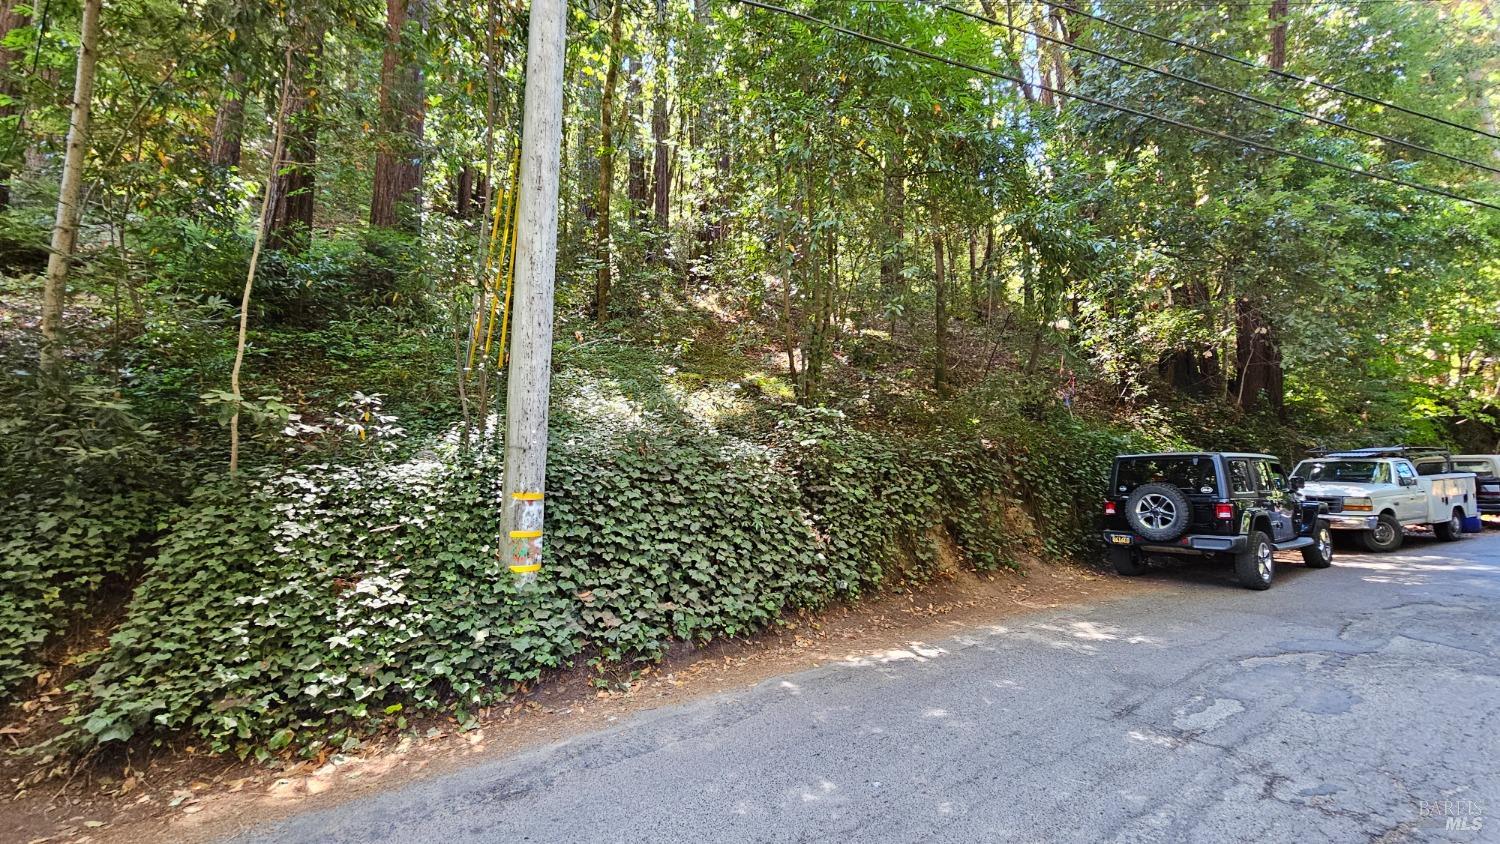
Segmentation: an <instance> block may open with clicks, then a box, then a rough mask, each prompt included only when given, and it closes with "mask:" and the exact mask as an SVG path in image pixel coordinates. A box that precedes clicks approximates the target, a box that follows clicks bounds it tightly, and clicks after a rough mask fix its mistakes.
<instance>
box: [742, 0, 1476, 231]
mask: <svg viewBox="0 0 1500 844" xmlns="http://www.w3.org/2000/svg"><path fill="white" fill-rule="evenodd" d="M735 2H738V3H741V4H743V5H746V6H753V7H755V8H757V9H762V10H765V11H768V12H776V13H778V14H782V15H786V16H788V17H793V18H797V19H799V20H802V21H805V22H807V23H810V24H813V25H815V26H821V27H823V28H825V29H829V30H832V31H834V32H837V33H840V34H842V35H847V36H849V37H851V38H857V39H859V40H861V41H868V42H869V43H871V44H877V45H879V46H882V47H886V48H888V49H891V50H898V51H900V52H903V53H909V54H911V55H914V56H919V57H921V58H924V59H927V60H928V61H934V62H938V63H939V64H946V65H950V66H952V67H956V68H960V69H962V70H967V71H970V72H972V73H977V74H980V75H982V76H992V77H994V78H996V79H1003V80H1005V81H1007V82H1010V83H1011V84H1013V85H1016V86H1018V87H1019V86H1022V85H1026V84H1030V85H1032V86H1033V87H1035V88H1039V89H1041V90H1043V91H1048V92H1051V93H1053V94H1058V95H1061V96H1065V97H1071V98H1072V99H1075V100H1080V101H1082V102H1086V103H1089V104H1090V105H1096V106H1101V107H1103V108H1108V109H1113V110H1115V111H1120V112H1124V113H1125V114H1130V115H1134V116H1136V117H1143V118H1146V119H1147V120H1155V121H1157V122H1159V123H1165V124H1167V125H1169V126H1176V127H1178V128H1180V129H1187V130H1188V131H1190V132H1197V133H1198V134H1200V135H1206V136H1208V137H1210V138H1217V139H1219V140H1221V141H1230V142H1231V143H1235V144H1240V145H1241V146H1246V147H1250V148H1251V149H1258V150H1261V151H1262V152H1269V153H1273V154H1276V155H1284V156H1287V157H1290V158H1295V159H1298V160H1300V161H1306V162H1308V163H1309V164H1317V165H1321V166H1323V167H1328V168H1330V169H1333V170H1338V171H1340V172H1344V173H1350V174H1353V175H1355V176H1364V177H1366V178H1369V179H1375V180H1377V181H1382V182H1389V183H1390V184H1393V185H1400V186H1402V187H1407V188H1411V189H1412V190H1416V191H1421V192H1423V193H1430V194H1434V195H1436V196H1442V197H1447V198H1448V199H1456V200H1458V201H1459V202H1466V203H1468V204H1470V205H1475V206H1479V207H1481V208H1488V209H1490V210H1492V211H1500V205H1493V204H1491V203H1488V202H1485V201H1484V200H1482V199H1474V198H1472V197H1467V196H1462V195H1460V194H1456V193H1452V192H1450V191H1446V190H1443V189H1442V188H1436V187H1432V186H1431V185H1425V184H1422V183H1420V182H1408V181H1406V180H1405V179H1398V178H1396V177H1395V176H1386V175H1383V174H1381V173H1375V172H1372V171H1369V170H1360V169H1356V168H1354V167H1346V166H1344V165H1342V164H1336V163H1334V162H1332V161H1326V160H1324V159H1321V158H1318V157H1316V156H1311V155H1305V154H1303V153H1300V152H1294V151H1292V150H1288V149H1282V148H1280V147H1273V146H1271V145H1269V144H1263V143H1260V142H1259V141H1252V140H1250V139H1248V138H1241V137H1239V136H1237V135H1231V134H1228V133H1227V132H1220V131H1218V130H1217V129H1209V128H1206V127H1203V126H1197V125H1194V124H1192V123H1185V122H1183V121H1181V120H1177V119H1175V118H1171V117H1163V116H1161V115H1159V114H1152V113H1150V112H1146V111H1141V110H1139V109H1136V108H1131V107H1130V106H1126V105H1120V104H1119V103H1113V102H1109V101H1107V100H1101V99H1098V98H1095V97H1090V96H1087V95H1084V94H1078V93H1069V92H1067V91H1059V90H1058V89H1056V88H1052V87H1050V86H1048V85H1044V84H1041V83H1026V82H1024V81H1023V80H1021V79H1020V78H1019V77H1015V76H1011V75H1010V74H1007V73H1002V72H1000V71H998V70H995V69H993V68H988V67H980V66H979V65H974V64H969V63H968V62H964V61H960V60H958V59H950V58H946V57H944V56H939V55H937V54H936V53H929V52H927V51H926V50H921V49H918V48H916V47H908V46H907V45H905V44H899V43H897V42H895V41H887V40H886V39H884V38H880V37H879V36H875V35H869V34H867V33H863V32H858V31H856V30H853V29H849V28H847V27H843V26H839V25H838V24H836V23H833V22H832V21H826V20H823V19H822V18H816V17H813V16H812V15H808V14H804V13H802V12H798V11H794V10H792V9H788V8H785V7H782V6H774V5H771V4H770V3H763V2H761V0H735Z"/></svg>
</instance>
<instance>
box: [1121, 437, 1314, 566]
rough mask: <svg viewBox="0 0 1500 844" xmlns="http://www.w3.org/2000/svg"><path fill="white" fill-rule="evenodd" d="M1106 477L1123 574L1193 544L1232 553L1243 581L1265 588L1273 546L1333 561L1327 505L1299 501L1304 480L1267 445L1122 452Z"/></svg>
mask: <svg viewBox="0 0 1500 844" xmlns="http://www.w3.org/2000/svg"><path fill="white" fill-rule="evenodd" d="M1109 478H1110V479H1109V494H1108V496H1106V498H1105V500H1104V544H1105V545H1106V546H1108V547H1109V559H1110V562H1111V563H1113V564H1114V567H1115V571H1117V572H1119V573H1120V574H1126V575H1133V574H1140V573H1141V571H1143V570H1144V568H1145V561H1146V558H1147V556H1148V555H1151V554H1196V555H1205V556H1211V557H1218V558H1221V559H1224V560H1226V561H1228V560H1233V562H1234V573H1235V575H1236V576H1237V577H1238V578H1239V582H1240V584H1241V585H1242V586H1245V587H1247V588H1250V589H1266V588H1269V587H1270V585H1271V579H1272V578H1274V577H1275V576H1276V559H1275V556H1274V555H1275V552H1277V551H1291V550H1294V549H1301V551H1302V560H1303V562H1304V563H1306V565H1307V567H1308V568H1315V569H1321V568H1327V567H1328V566H1330V565H1332V564H1333V534H1332V533H1331V532H1330V531H1329V529H1328V524H1327V522H1326V521H1325V520H1324V519H1323V518H1322V514H1323V513H1325V512H1326V508H1327V505H1325V504H1323V503H1321V502H1313V501H1303V500H1302V496H1301V495H1300V493H1299V491H1300V490H1301V488H1302V482H1301V480H1300V479H1298V478H1288V477H1287V474H1286V472H1284V471H1283V470H1282V468H1281V463H1280V462H1279V461H1278V460H1277V459H1276V458H1274V457H1272V456H1270V455H1268V454H1234V453H1228V452H1174V453H1169V454H1123V455H1120V456H1119V457H1116V458H1115V465H1114V469H1113V470H1112V471H1111V472H1110V476H1109Z"/></svg>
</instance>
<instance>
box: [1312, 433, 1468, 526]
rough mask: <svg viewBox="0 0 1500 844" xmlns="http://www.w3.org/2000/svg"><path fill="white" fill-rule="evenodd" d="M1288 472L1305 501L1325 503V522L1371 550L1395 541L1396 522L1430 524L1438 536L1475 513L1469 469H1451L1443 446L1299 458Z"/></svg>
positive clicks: (1461, 524) (1406, 524) (1359, 451)
mask: <svg viewBox="0 0 1500 844" xmlns="http://www.w3.org/2000/svg"><path fill="white" fill-rule="evenodd" d="M1292 477H1294V478H1299V479H1300V480H1301V483H1302V485H1303V486H1302V494H1303V496H1304V498H1305V499H1306V500H1307V501H1320V502H1322V503H1324V504H1327V505H1328V515H1327V517H1326V518H1327V519H1328V526H1329V527H1331V528H1333V529H1334V530H1352V531H1359V532H1360V539H1361V540H1362V541H1363V542H1364V545H1365V547H1366V548H1368V549H1370V550H1371V551H1392V550H1395V549H1396V548H1399V547H1401V541H1402V539H1403V534H1402V528H1405V527H1409V526H1426V525H1430V526H1431V527H1432V532H1433V533H1434V534H1435V535H1436V536H1437V538H1438V539H1443V540H1455V539H1459V538H1461V537H1462V535H1463V531H1464V522H1465V520H1467V519H1469V518H1470V517H1477V516H1478V515H1479V500H1478V495H1477V493H1476V489H1475V483H1474V473H1473V472H1461V471H1454V466H1453V460H1452V457H1451V456H1450V455H1448V454H1447V453H1446V452H1443V451H1439V450H1436V449H1420V448H1405V447H1391V448H1362V449H1357V450H1354V451H1340V452H1334V453H1331V454H1324V455H1321V456H1319V457H1314V458H1311V459H1308V460H1304V461H1302V462H1301V463H1298V464H1297V468H1296V470H1295V471H1293V472H1292Z"/></svg>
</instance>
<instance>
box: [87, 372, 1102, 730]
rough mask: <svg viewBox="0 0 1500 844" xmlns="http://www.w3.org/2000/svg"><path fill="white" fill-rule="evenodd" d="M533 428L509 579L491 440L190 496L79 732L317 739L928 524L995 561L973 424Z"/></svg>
mask: <svg viewBox="0 0 1500 844" xmlns="http://www.w3.org/2000/svg"><path fill="white" fill-rule="evenodd" d="M558 418H559V424H558V425H557V426H556V427H555V429H554V434H553V438H552V447H551V449H552V450H551V452H550V466H549V481H548V487H549V495H548V499H547V518H548V533H547V542H548V545H547V559H548V562H547V566H546V568H545V570H544V572H543V576H542V578H541V580H540V581H539V583H538V585H537V586H535V587H532V588H526V589H518V588H517V586H516V585H515V584H514V582H513V580H512V578H511V576H510V575H509V573H508V572H507V570H506V568H505V566H504V564H503V560H502V555H501V548H500V547H499V544H498V543H497V540H496V535H497V532H498V530H499V519H498V513H499V508H498V504H499V499H500V489H499V482H500V478H501V474H502V472H501V467H500V466H499V465H498V459H497V457H496V455H497V454H498V452H499V448H498V445H497V444H489V446H488V447H487V448H484V449H481V450H479V451H478V452H475V453H472V454H470V455H469V456H461V455H459V454H458V453H457V452H456V450H455V449H454V448H453V446H451V445H449V444H444V443H442V442H440V441H439V442H434V443H432V444H431V446H430V447H429V448H424V449H421V450H419V451H418V452H417V453H416V454H415V456H413V457H411V458H409V459H405V460H397V461H389V462H363V463H354V464H348V465H314V466H308V467H304V468H303V469H300V470H296V471H289V472H284V473H261V474H257V475H254V476H252V477H250V478H247V479H245V480H244V481H243V482H240V483H236V482H229V481H223V482H216V483H211V484H207V485H204V486H202V487H200V488H199V489H198V490H196V491H195V492H194V494H193V496H192V498H191V499H190V500H189V501H188V502H187V503H186V504H185V505H183V506H182V507H181V508H179V509H178V510H177V511H176V512H175V513H174V515H172V516H171V518H170V519H169V520H168V521H167V531H166V534H165V535H164V537H163V538H162V539H161V541H160V545H159V552H158V554H157V555H156V557H155V558H154V559H152V560H151V561H150V563H149V567H148V570H147V573H146V577H145V580H144V582H143V583H142V585H141V586H140V588H139V589H138V590H137V593H136V596H135V599H134V601H133V602H132V604H131V607H130V614H129V617H128V618H127V619H126V621H125V623H124V624H122V625H121V627H120V628H119V629H118V631H117V632H116V633H115V634H114V636H113V637H112V639H111V641H110V647H109V650H108V652H107V653H106V655H105V656H104V657H103V659H102V661H101V662H100V663H99V665H98V667H97V670H96V671H95V673H94V674H93V676H92V677H91V678H90V679H88V681H87V683H86V685H85V686H84V687H83V688H82V689H81V691H82V692H83V695H84V697H83V700H84V701H85V702H84V704H83V706H82V707H81V709H80V711H79V712H78V714H77V715H76V716H75V718H74V723H75V724H76V725H77V727H78V728H79V731H80V732H79V736H78V737H79V739H80V740H81V741H84V742H85V743H89V742H103V741H110V740H121V739H126V738H129V737H131V736H134V735H137V734H149V735H152V736H157V737H160V736H163V735H170V734H172V733H174V732H177V731H182V730H187V731H191V732H195V733H197V734H199V735H201V736H203V737H204V738H206V739H208V740H209V741H210V742H211V743H212V745H213V746H214V747H215V748H218V749H221V750H234V751H236V752H239V753H241V754H245V753H250V752H255V753H257V754H260V755H264V754H266V753H269V752H272V751H275V750H278V749H281V748H282V747H286V746H293V745H295V746H296V747H298V748H302V749H304V750H307V751H315V750H316V749H317V748H320V747H323V746H326V745H328V744H329V743H332V744H335V745H340V746H342V745H343V744H344V743H346V742H347V743H352V742H353V741H354V740H355V739H354V737H355V736H357V735H358V734H359V733H360V732H361V731H363V730H366V729H368V728H369V725H370V723H371V722H372V721H374V722H378V721H379V720H380V719H381V718H382V717H384V716H383V713H385V712H386V711H387V710H388V709H390V708H391V707H402V708H404V709H406V710H408V711H409V710H412V709H432V708H438V707H444V706H450V705H451V706H456V707H458V708H459V709H461V710H462V709H468V708H471V707H474V706H476V705H481V704H483V703H485V702H487V701H490V700H493V699H495V697H496V696H497V695H503V694H505V693H507V692H509V691H510V690H512V689H514V688H515V687H516V686H517V685H519V684H522V683H528V682H531V681H533V680H535V679H537V678H538V677H539V676H541V674H542V673H543V672H544V671H547V670H549V669H553V668H557V667H560V666H562V665H564V664H567V663H569V662H570V661H571V660H573V659H575V658H576V657H578V656H579V655H580V654H582V653H585V652H587V653H592V654H593V655H594V656H595V658H596V659H597V660H598V661H599V662H601V663H603V664H614V663H619V662H631V661H640V660H645V661H650V660H654V659H657V658H659V657H660V656H661V655H662V653H663V651H664V649H665V648H666V646H667V645H668V644H669V643H670V642H671V641H673V640H683V641H697V642H702V641H708V640H710V639H714V638H719V637H725V636H731V637H732V636H740V635H745V634H747V633H750V632H753V631H756V630H759V629H762V628H765V627H766V626H768V625H773V624H775V623H777V621H778V620H779V619H780V618H781V617H782V616H783V614H785V613H786V612H788V611H791V610H796V609H799V608H812V607H818V606H822V605H824V604H826V603H827V602H829V601H830V600H837V599H843V598H849V597H854V596H857V595H860V594H863V593H866V592H868V591H870V590H873V589H878V588H881V587H882V586H885V585H888V584H891V583H914V582H921V581H924V580H927V579H930V578H931V577H932V576H933V575H934V574H935V573H936V571H937V570H938V566H939V549H938V543H939V542H943V541H945V540H944V539H943V536H944V531H945V530H946V532H947V535H948V536H950V537H951V538H952V540H953V542H954V546H955V547H956V548H957V550H958V552H959V553H960V555H961V556H962V557H963V558H964V559H966V560H967V561H968V562H969V564H970V565H972V566H974V567H975V568H978V569H991V568H994V567H996V566H1000V565H1004V564H1006V563H1008V562H1009V557H1008V547H1009V546H1008V543H1009V542H1011V541H1013V539H1014V538H1013V537H1010V536H1008V535H1007V533H1006V530H1005V527H1004V519H1005V514H1006V510H1007V508H1013V507H1015V506H1017V505H1016V502H1015V500H1014V498H1015V494H1016V493H1015V479H1014V478H1013V477H1012V475H1011V468H1012V459H1011V458H1012V457H1013V455H1012V454H1010V453H1008V452H1007V451H1005V450H1004V449H1001V448H998V447H996V446H995V445H994V444H988V443H985V442H983V441H981V440H979V439H977V438H975V437H973V436H960V435H957V434H953V435H940V436H935V437H931V438H925V437H924V438H919V439H913V440H901V439H897V438H894V437H891V436H889V435H877V434H872V433H862V432H859V431H857V430H855V429H853V427H852V426H850V425H849V424H848V423H847V422H845V421H843V420H842V419H841V418H839V416H838V415H837V414H832V413H828V412H817V411H809V412H801V413H798V414H797V415H796V416H795V417H794V418H790V419H788V420H786V421H785V422H784V424H782V425H780V426H778V428H777V430H776V431H775V432H774V435H773V436H772V438H771V441H770V442H769V443H768V444H762V445H757V444H754V443H752V442H750V441H747V440H744V439H740V438H736V437H732V436H729V435H727V434H722V433H713V432H711V431H708V430H706V429H703V428H701V427H697V426H695V425H693V424H691V423H687V422H672V423H664V422H661V421H647V420H646V419H645V418H644V417H642V416H641V415H640V413H639V406H637V405H634V404H632V403H631V402H629V401H626V400H624V399H622V398H621V397H619V396H618V395H617V394H616V395H610V394H608V392H607V391H604V392H601V391H600V390H599V389H598V388H597V386H595V387H594V388H591V389H586V388H584V387H582V386H575V392H574V393H573V394H572V397H571V398H569V399H566V400H564V401H563V402H562V407H561V408H560V413H559V415H558ZM1078 459H1079V460H1080V461H1081V460H1083V459H1085V457H1084V456H1082V455H1080V456H1079V458H1078ZM1107 463H1108V461H1107V458H1105V459H1104V465H1106V466H1107ZM1096 475H1097V471H1095V472H1093V473H1088V472H1085V471H1084V470H1082V469H1079V470H1078V473H1077V475H1076V477H1075V476H1074V475H1066V476H1063V477H1060V478H1059V479H1058V480H1057V481H1056V483H1057V485H1058V486H1057V487H1056V489H1057V491H1056V492H1055V493H1052V492H1051V491H1050V489H1051V488H1049V492H1048V493H1047V494H1049V495H1052V494H1055V495H1057V496H1063V495H1065V494H1067V493H1066V491H1065V490H1064V489H1063V485H1065V484H1068V483H1093V482H1094V481H1095V480H1096V477H1095V476H1096ZM1075 492H1076V490H1075ZM1094 494H1096V493H1094ZM1048 500H1049V501H1051V499H1048ZM1090 500H1092V499H1090Z"/></svg>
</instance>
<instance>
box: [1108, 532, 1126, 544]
mask: <svg viewBox="0 0 1500 844" xmlns="http://www.w3.org/2000/svg"><path fill="white" fill-rule="evenodd" d="M1109 541H1110V542H1113V543H1114V544H1116V545H1129V544H1130V537H1128V536H1125V535H1123V534H1119V533H1116V534H1113V535H1111V536H1110V538H1109Z"/></svg>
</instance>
